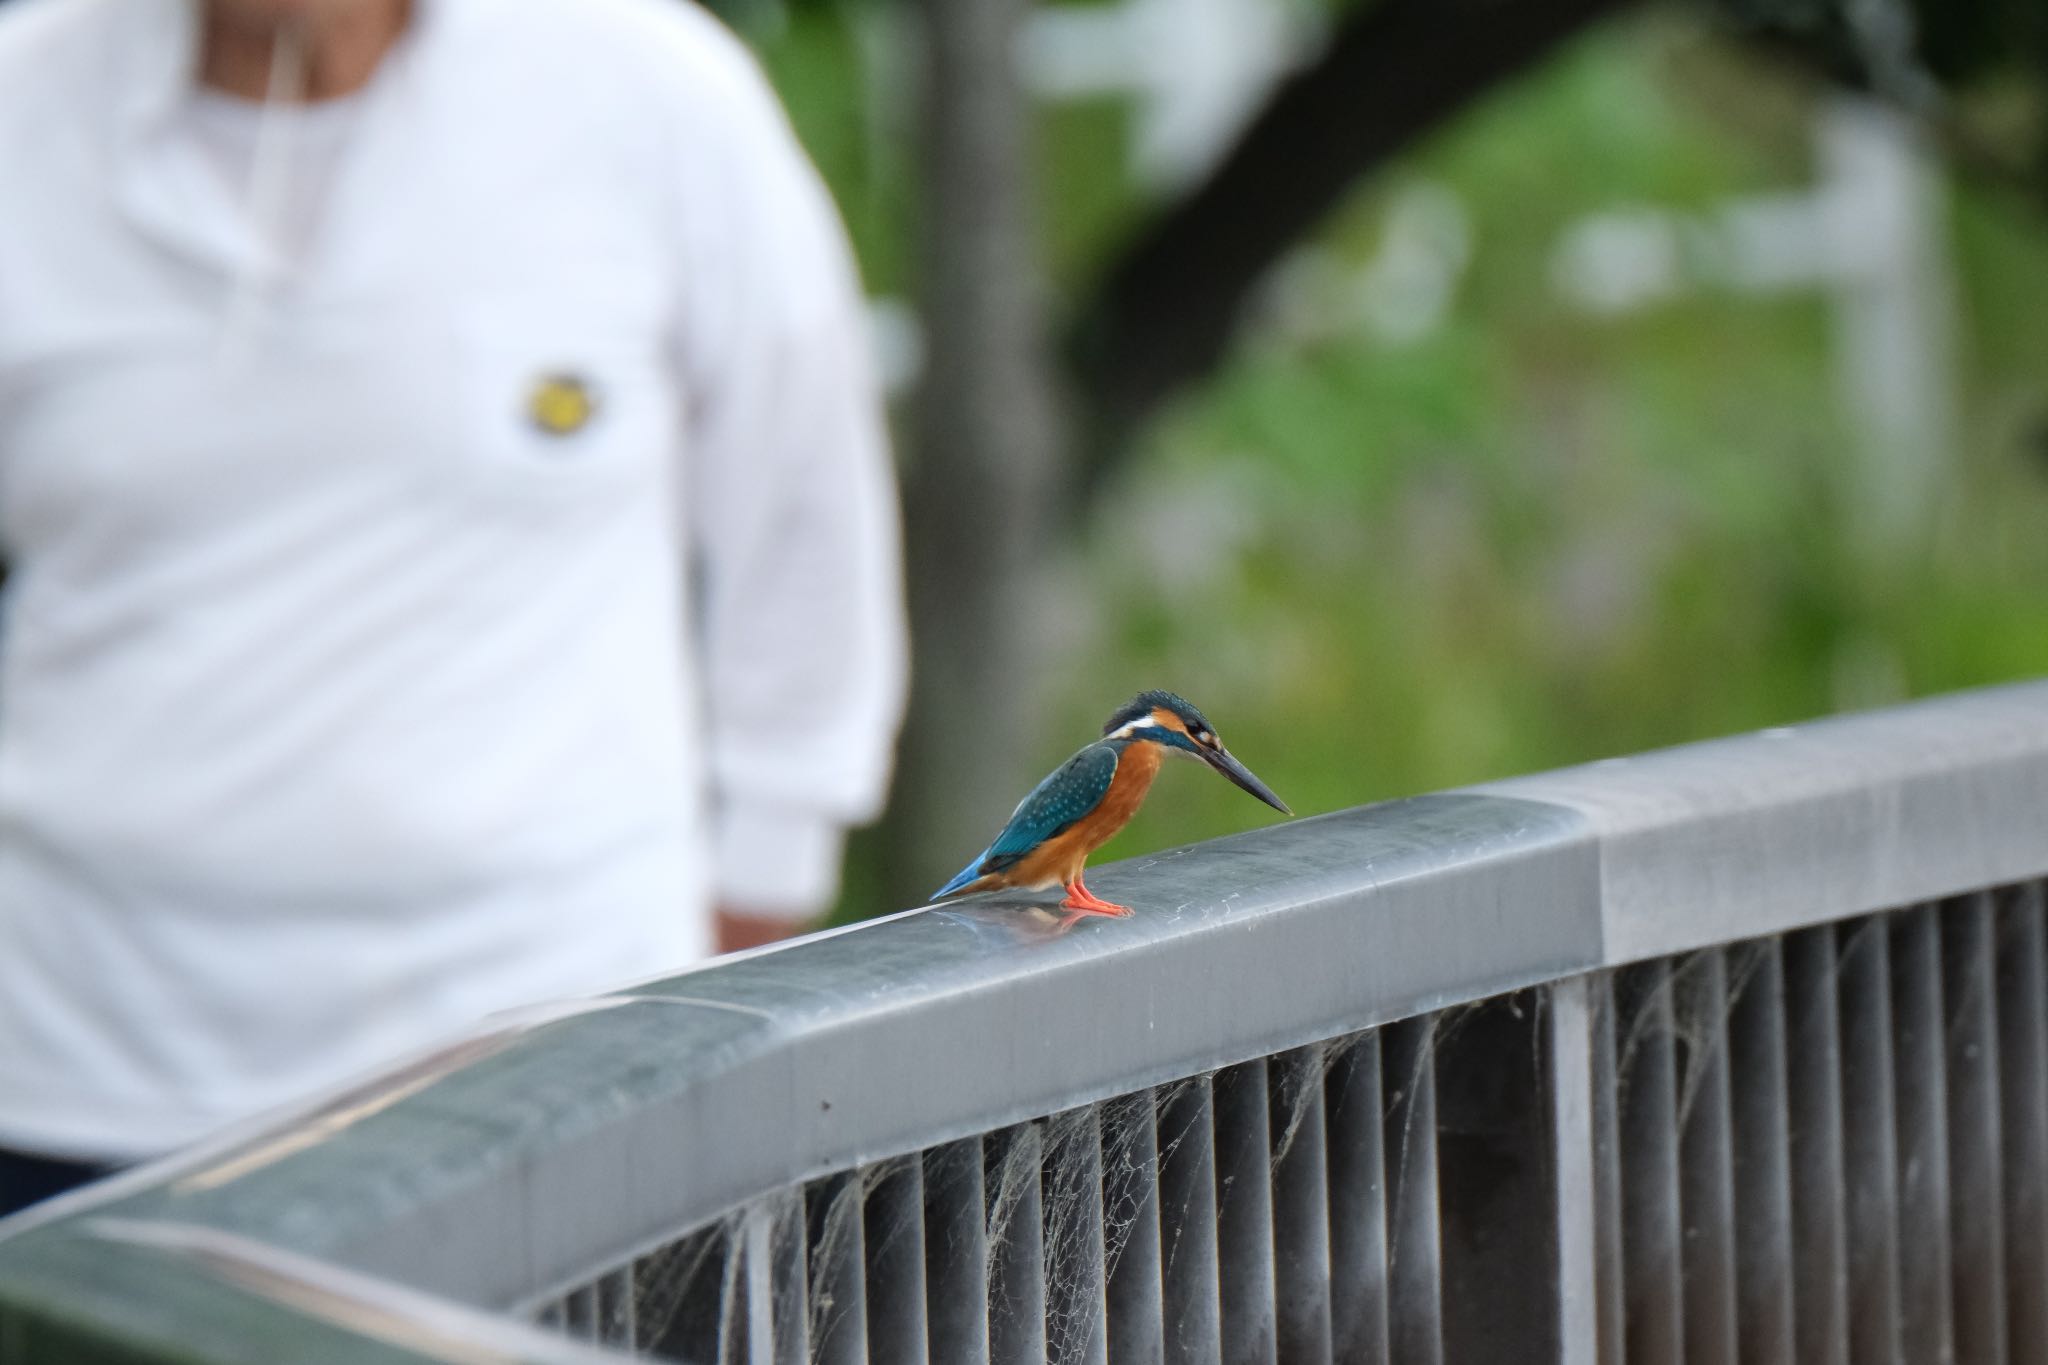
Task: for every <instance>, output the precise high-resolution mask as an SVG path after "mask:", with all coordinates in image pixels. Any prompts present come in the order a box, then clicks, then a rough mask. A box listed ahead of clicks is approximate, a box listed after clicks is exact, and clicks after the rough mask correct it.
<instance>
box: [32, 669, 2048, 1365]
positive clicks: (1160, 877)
mask: <svg viewBox="0 0 2048 1365" xmlns="http://www.w3.org/2000/svg"><path fill="white" fill-rule="evenodd" d="M2044 812H2048V683H2028V684H2021V685H2016V686H2010V687H2003V688H1995V689H1988V690H1984V691H1978V692H1972V693H1966V694H1959V695H1956V696H1952V697H1947V698H1941V699H1937V700H1934V701H1929V702H1922V703H1916V704H1912V705H1908V706H1902V707H1898V708H1894V709H1892V710H1888V711H1883V712H1875V713H1869V714H1865V715H1859V716H1853V717H1844V718H1838V719H1832V720H1826V721H1819V722H1815V723H1812V724H1809V725H1803V726H1798V727H1792V728H1789V729H1785V730H1779V731H1770V732H1765V733H1763V734H1760V735H1752V736H1745V737H1742V738H1738V739H1732V740H1723V741H1716V742H1713V743H1709V744H1703V745H1694V746H1688V747H1685V748H1681V749H1675V750H1669V751H1664V752H1661V753H1655V754H1649V755H1644V756H1640V757H1636V758H1631V759H1626V760H1620V761H1615V762H1609V763H1601V764H1593V765H1588V766H1586V767H1581V768H1574V769H1568V770H1565V771H1562V772H1558V773H1553V774H1548V775H1545V776H1541V777H1533V778H1525V779H1517V780H1514V781H1509V782H1503V783H1496V784H1491V785H1489V786H1485V787H1478V788H1473V789H1469V790H1467V791H1462V792H1452V793H1446V794H1442V795H1437V796H1430V797H1423V798H1418V799H1414V800H1409V801H1400V802H1393V803H1389V804H1385V805H1380V806H1374V807H1366V808H1361V809H1357V810H1350V811H1344V812H1340V813H1337V814H1333V815H1326V816H1320V817H1315V818H1311V819H1302V820H1296V821H1292V822H1288V823H1285V824H1277V825H1273V826H1270V827H1268V828H1264V829H1260V830H1256V831H1253V832H1250V833H1247V834H1242V835H1238V836H1234V837H1231V838H1226V839H1219V840H1214V841H1210V842H1207V843H1203V844H1198V845H1194V846H1191V847H1188V848H1182V849H1175V850H1172V851H1169V852H1166V853H1162V854H1158V855H1155V856H1152V857H1148V858H1141V859H1134V860H1131V861H1128V862H1124V863H1120V864H1116V865H1112V866H1109V867H1105V868H1103V869H1101V870H1100V872H1099V873H1098V874H1097V875H1098V889H1099V890H1100V891H1102V892H1103V893H1104V894H1107V895H1110V896H1112V897H1115V898H1118V899H1122V900H1126V901H1129V902H1130V903H1132V904H1133V905H1135V906H1136V907H1137V909H1138V913H1137V914H1136V915H1135V916H1133V917H1132V918H1130V919H1126V920H1118V921H1110V920H1091V921H1086V922H1084V923H1083V924H1081V925H1080V926H1079V927H1078V928H1076V929H1075V930H1074V931H1072V932H1069V933H1066V934H1056V933H1054V932H1052V921H1051V918H1050V916H1048V915H1045V914H1043V913H1042V912H1040V911H1036V910H1033V909H1032V908H1031V906H1032V905H1033V904H1034V903H1042V902H1033V901H1032V900H1031V899H1029V898H1017V899H983V900H978V901H974V902H971V903H967V904H964V905H960V906H955V907H950V908H940V909H932V910H923V911H918V912H913V913H907V914H904V915H899V916H894V917H891V918H889V919H887V920H883V921H879V922H874V923H870V924H867V925H863V926H859V927H857V928H855V929H852V930H848V931H841V932H837V933H830V934H824V935H818V936H814V937H812V938H810V939H806V940H802V941H799V942H797V943H794V944H791V945H787V946H785V947H781V948H779V949H776V950H773V951H768V952H762V953H757V954H754V955H750V956H747V957H743V958H739V959H733V960H726V961H722V962H718V963H714V964H710V965H707V966H705V967H703V968H700V969H697V970H694V971H689V972H685V973H682V974H679V975H676V976H672V977H668V978H666V979H662V980H659V981H653V982H649V983H646V984H643V985H638V986H635V987H632V988H629V989H626V990H623V991H620V992H618V993H616V994H613V995H611V996H607V997H603V998H601V999H599V1000H596V1001H589V1002H580V1003H577V1004H573V1005H570V1006H565V1007H562V1008H560V1009H557V1010H551V1011H538V1012H535V1013H533V1014H531V1015H529V1016H527V1017H524V1018H521V1019H514V1020H507V1021H502V1022H501V1024H500V1025H499V1026H497V1027H495V1028H493V1029H490V1030H486V1031H483V1032H481V1033H479V1034H478V1036H477V1037H476V1038H475V1039H473V1040H471V1041H470V1042H468V1043H466V1044H464V1045H463V1046H461V1047H459V1048H456V1049H451V1050H449V1051H447V1052H445V1053H442V1054H439V1055H437V1056H435V1057H431V1058H427V1059H423V1060H422V1061H421V1062H420V1063H418V1064H416V1065H414V1066H413V1067H410V1068H408V1069H406V1070H405V1071H403V1072H401V1073H397V1074H394V1075H393V1076H391V1077H389V1078H385V1079H383V1080H380V1081H378V1082H375V1083H373V1084H371V1085H369V1086H366V1087H364V1088H361V1089H359V1090H357V1091H354V1092H351V1093H350V1094H347V1095H344V1096H340V1097H336V1098H334V1099H332V1100H330V1101H328V1102H327V1103H325V1104H323V1105H321V1106H317V1107H316V1108H314V1109H312V1110H310V1111H309V1112H307V1113H305V1114H302V1115H300V1116H298V1117H297V1118H295V1119H292V1120H290V1121H288V1122H285V1123H281V1124H276V1125H269V1126H265V1127H263V1128H262V1129H261V1130H260V1131H258V1132H255V1133H253V1134H251V1135H248V1136H244V1137H240V1138H237V1139H235V1140H233V1141H231V1142H227V1143H223V1144H216V1145H214V1146H213V1147H212V1148H210V1149H209V1150H207V1151H205V1152H201V1153H194V1154H192V1155H190V1156H187V1157H184V1158H181V1159H178V1160H175V1161H172V1162H167V1163H162V1164H159V1165H157V1166H154V1167H152V1168H150V1169H148V1170H147V1171H144V1172H140V1173H137V1174H135V1175H132V1176H130V1177H128V1178H126V1179H125V1180H123V1181H121V1182H118V1183H117V1184H116V1186H114V1187H113V1188H111V1189H109V1190H107V1191H105V1192H103V1193H100V1194H96V1195H94V1196H92V1197H90V1198H88V1199H85V1200H82V1201H78V1202H77V1203H75V1204H74V1205H72V1206H71V1207H70V1208H68V1209H65V1210H60V1211H59V1212H58V1213H57V1214H55V1215H46V1216H44V1217H43V1218H40V1219H35V1220H32V1222H31V1223H29V1224H23V1223H22V1222H20V1221H19V1220H17V1222H15V1223H14V1224H7V1223H0V1342H4V1341H5V1340H6V1337H5V1335H4V1334H5V1332H6V1331H7V1330H8V1326H7V1324H8V1323H9V1321H10V1315H13V1314H18V1313H19V1311H20V1309H19V1305H18V1300H17V1299H15V1298H12V1297H10V1291H11V1286H15V1285H18V1284H19V1283H20V1282H21V1279H22V1276H23V1275H24V1274H25V1273H27V1272H26V1271H25V1269H24V1267H29V1268H33V1266H34V1265H35V1264H36V1260H37V1255H38V1250H39V1248H43V1247H50V1246H56V1245H59V1244H60V1243H61V1242H62V1241H64V1240H65V1239H69V1240H72V1241H75V1240H76V1239H77V1238H79V1237H81V1236H84V1235H89V1234H90V1233H91V1231H92V1229H93V1228H94V1227H96V1226H97V1227H101V1228H104V1227H105V1226H107V1224H106V1223H105V1221H104V1220H108V1219H114V1220H118V1222H117V1223H116V1224H115V1226H120V1227H127V1228H131V1229H132V1228H135V1227H147V1226H152V1225H155V1226H162V1227H176V1228H185V1229H194V1228H196V1229H213V1230H217V1231H218V1232H220V1233H223V1234H228V1235H232V1236H233V1237H235V1238H238V1239H244V1241H245V1242H246V1243H247V1244H251V1245H255V1246H259V1247H271V1248H277V1249H280V1250H281V1251H283V1252H285V1253H289V1254H292V1255H296V1256H301V1257H307V1258H311V1259H312V1261H314V1262H316V1263H321V1264H332V1265H335V1266H340V1267H347V1268H350V1269H352V1270H354V1271H358V1272H364V1273H367V1274H368V1275H371V1276H374V1277H376V1278H377V1279H379V1280H383V1281H391V1282H396V1283H400V1284H404V1285H407V1286H409V1287H411V1288H412V1289H414V1290H417V1291H425V1292H426V1293H429V1294H433V1295H441V1296H446V1297H448V1298H452V1299H454V1300H457V1301H459V1302H462V1303H467V1304H473V1305H479V1306H484V1307H487V1308H496V1309H505V1308H513V1307H519V1306H523V1305H528V1304H531V1303H533V1302H536V1301H538V1300H539V1299H541V1298H544V1297H546V1296H547V1295H549V1294H551V1293H552V1292H554V1291H555V1290H557V1289H559V1288H560V1287H562V1286H565V1285H569V1284H572V1283H575V1282H577V1281H579V1280H581V1279H583V1278H586V1277H587V1276H589V1275H590V1274H592V1273H593V1272H594V1271H595V1270H597V1269H600V1268H603V1267H606V1266H609V1265H614V1264H617V1263H619V1262H620V1261H622V1260H623V1259H624V1258H626V1257H628V1256H631V1255H633V1254H635V1253H636V1252H638V1251H641V1250H644V1249H646V1248H648V1247H651V1246H654V1245H657V1244H659V1243H661V1242H663V1241H666V1240H668V1239H671V1238H673V1237H674V1236H676V1235H677V1233H678V1231H679V1230H683V1229H687V1228H689V1227H691V1226H694V1225H697V1224H699V1223H702V1222H704V1221H706V1220H708V1219H711V1218H713V1217H716V1216H718V1215H719V1214H721V1213H722V1212H724V1211H726V1210H728V1209H730V1208H732V1207H734V1206H735V1205H737V1204H739V1203H741V1202H742V1201H745V1200H747V1199H749V1198H752V1197H754V1196H757V1195H759V1194H762V1193H763V1192H765V1191H769V1190H773V1189H777V1188H780V1187H784V1186H787V1185H790V1184H792V1183H795V1182H798V1181H802V1180H805V1179H809V1178H811V1177H814V1176H817V1175H820V1174H824V1173H827V1172H831V1171H835V1170H843V1169H846V1168H849V1167H851V1166H854V1165H857V1164H860V1163H864V1162H869V1161H874V1160H877V1159H880V1158H885V1157H888V1156H892V1155H895V1154H898V1153H904V1152H910V1151H915V1150H919V1149H922V1148H926V1147H929V1146H931V1145H933V1144H935V1143H939V1142H943V1141H947V1140H949V1139H952V1138H955V1137H959V1136H964V1135H967V1134H970V1133H974V1132H980V1131H985V1130H988V1129H991V1128H993V1127H996V1126H998V1125H1002V1124H1006V1123H1010V1122H1015V1121H1018V1120H1022V1119H1026V1118H1030V1117H1034V1116H1038V1115H1043V1114H1048V1113H1052V1112H1055V1111H1058V1110H1063V1109H1068V1108H1071V1107H1074V1106H1077V1105H1081V1104H1086V1103H1090V1102H1093V1101H1096V1100H1101V1099H1104V1098H1106V1097H1109V1096H1112V1095H1116V1094H1120V1093H1125V1092H1128V1091H1131V1090H1133V1089H1135V1088H1139V1087H1143V1086H1148V1085H1152V1084H1157V1083H1163V1082H1166V1081H1169V1080H1172V1079H1174V1078H1177V1077H1182V1076H1187V1075H1190V1074H1192V1073H1195V1072H1197V1071H1202V1070H1207V1069H1210V1068H1214V1067H1218V1066H1224V1065H1228V1064H1232V1063H1236V1062H1240V1061H1244V1060H1247V1059H1250V1058H1254V1057H1259V1056H1263V1055H1267V1054H1270V1053H1273V1052H1275V1051H1277V1050H1280V1049H1283V1048H1287V1047H1292V1046H1297V1045H1300V1044H1303V1043H1307V1042H1311V1041H1314V1040H1317V1039H1320V1038H1326V1037H1331V1036H1335V1035H1337V1034H1341V1033H1345V1032H1349V1031H1352V1030H1357V1029H1360V1028H1365V1027H1369V1026H1372V1025H1374V1024H1378V1023H1383V1022H1387V1021H1391V1020H1395V1019H1399V1018H1405V1017H1409V1016H1412V1015H1415V1014H1418V1013H1421V1012H1423V1011H1427V1010H1433V1009H1438V1008H1441V1007H1443V1006H1446V1005H1451V1004H1456V1003H1459V1002H1462V1001H1468V1000H1475V999H1480V998H1483V997H1487V996H1492V995H1497V994H1500V993H1502V992H1505V991H1509V990H1513V989H1517V988H1519V987H1522V986H1527V985H1531V984H1536V983H1539V982H1545V981H1553V980H1557V979H1560V978H1563V977H1566V976H1570V975H1574V974H1577V973H1582V972H1586V971H1589V970H1593V969H1597V968H1600V967H1605V966H1611V965H1616V964H1620V963H1623V962H1629V961H1635V960H1639V959H1642V958H1646V957H1651V956H1655V955H1658V954H1664V953H1670V952H1675V951H1679V950H1681V949H1685V948H1690V947H1695V946H1700V945H1703V944H1708V943H1715V942H1723V941H1728V940H1731V939H1735V938H1742V937H1749V936H1755V935H1760V934H1767V933H1776V932H1780V931H1783V930H1786V929H1790V928H1794V927H1797V926H1800V925H1806V924H1811V923H1816V922H1819V921H1822V920H1827V919H1832V918H1839V917H1845V916H1849V915H1855V914H1860V913H1865V912H1868V911H1872V910H1876V909H1880V908H1884V907H1888V906H1893V905H1899V904H1904V903H1909V902H1913V901H1918V900H1924V899H1929V898H1933V897H1937V896H1942V895H1947V894H1952V893H1957V892H1961V891H1965V890H1970V889H1975V888H1980V887H1984V886H1987V885H1992V884H1997V883H2000V882H2009V881H2015V880H2019V879H2023V878H2028V877H2038V876H2042V875H2044V874H2048V826H2044ZM93 1220H102V1221H100V1222H98V1223H94V1221H93ZM9 1234H13V1235H12V1236H11V1237H10V1235H9Z"/></svg>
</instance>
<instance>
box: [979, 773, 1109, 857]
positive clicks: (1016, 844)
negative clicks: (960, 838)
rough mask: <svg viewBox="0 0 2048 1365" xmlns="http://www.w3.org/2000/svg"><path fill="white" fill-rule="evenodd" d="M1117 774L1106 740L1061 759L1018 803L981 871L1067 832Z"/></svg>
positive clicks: (990, 847)
mask: <svg viewBox="0 0 2048 1365" xmlns="http://www.w3.org/2000/svg"><path fill="white" fill-rule="evenodd" d="M1115 776H1116V750H1115V749H1114V748H1113V747H1111V746H1110V745H1107V744H1091V745H1089V746H1088V747H1087V748H1085V749H1083V750H1081V752H1080V753H1078V754H1075V755H1074V756H1073V757H1072V758H1070V759H1068V760H1067V761H1066V762H1065V763H1062V764H1060V766H1059V767H1057V768H1055V769H1053V771H1052V772H1051V774H1049V775H1048V776H1047V777H1046V779H1045V781H1043V782H1041V783H1039V784H1038V785H1037V786H1035V787H1033V788H1032V789H1031V794H1030V795H1028V796H1026V797H1025V798H1024V799H1023V800H1022V801H1019V802H1018V803H1017V809H1016V810H1014V811H1012V812H1011V814H1010V823H1009V824H1007V825H1004V826H1003V832H1002V833H1001V834H998V835H997V836H996V839H995V842H994V843H992V844H990V845H989V846H988V852H987V853H986V854H984V855H983V857H982V863H981V867H982V871H984V872H1000V871H1001V870H1002V869H1004V868H1006V867H1009V866H1010V865H1011V864H1013V863H1015V862H1017V861H1019V860H1020V859H1022V858H1023V857H1024V855H1025V854H1027V853H1029V852H1030V851H1031V850H1032V849H1034V848H1037V847H1038V846H1039V845H1040V844H1042V843H1044V842H1045V841H1046V840H1047V839H1050V838H1053V837H1054V836H1056V835H1058V834H1061V833H1064V832H1065V831H1066V829H1067V827H1068V826H1069V825H1071V824H1073V823H1074V822H1075V821H1076V820H1078V819H1080V818H1081V817H1082V816H1084V815H1086V814H1087V813H1088V812H1089V811H1091V810H1094V809H1095V808H1096V807H1097V806H1099V805H1101V804H1102V798H1103V797H1104V796H1106V795H1108V794H1109V784H1110V781H1111V779H1113V778H1114V777H1115Z"/></svg>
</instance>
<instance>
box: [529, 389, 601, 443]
mask: <svg viewBox="0 0 2048 1365" xmlns="http://www.w3.org/2000/svg"><path fill="white" fill-rule="evenodd" d="M526 415H527V417H528V418H530V419H531V420H532V422H533V424H534V425H535V426H537V427H539V428H540V429H541V430H542V431H544V432H546V433H547V434H548V435H550V436H569V435H573V434H575V433H576V432H578V431H581V430H582V429H583V428H584V427H586V426H588V425H589V423H590V419H591V418H592V417H594V416H596V415H597V395H596V394H594V393H592V392H591V389H590V385H589V384H588V383H587V382H585V380H584V379H583V378H582V376H580V375H574V374H544V375H542V376H541V377H540V378H539V379H537V380H535V381H534V385H533V391H532V392H531V393H529V394H528V395H527V396H526Z"/></svg>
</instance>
